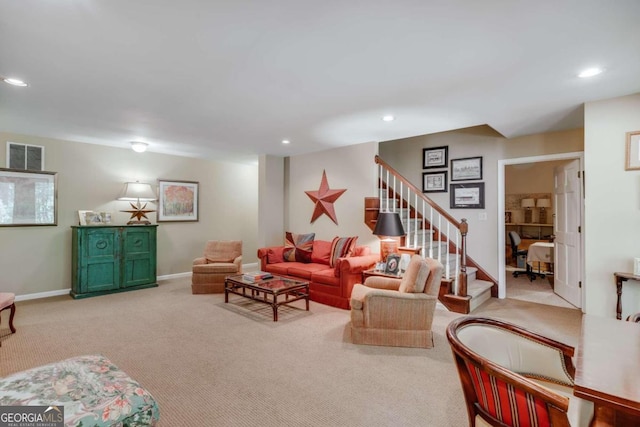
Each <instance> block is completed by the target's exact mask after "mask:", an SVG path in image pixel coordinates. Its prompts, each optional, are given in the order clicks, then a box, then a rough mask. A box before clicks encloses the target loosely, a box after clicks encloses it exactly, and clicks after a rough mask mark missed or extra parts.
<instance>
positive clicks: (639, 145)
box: [624, 130, 640, 171]
mask: <svg viewBox="0 0 640 427" xmlns="http://www.w3.org/2000/svg"><path fill="white" fill-rule="evenodd" d="M624 170H628V171H635V170H640V130H638V131H635V132H627V149H626V163H625V168H624Z"/></svg>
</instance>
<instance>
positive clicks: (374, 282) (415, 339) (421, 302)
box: [351, 255, 444, 348]
mask: <svg viewBox="0 0 640 427" xmlns="http://www.w3.org/2000/svg"><path fill="white" fill-rule="evenodd" d="M443 269H444V267H443V266H442V264H441V263H440V262H439V261H437V260H434V259H431V258H426V259H422V257H421V256H420V255H414V256H413V257H412V258H411V261H410V262H409V266H408V267H407V270H406V272H405V274H404V276H403V277H402V279H400V278H398V279H395V278H387V277H380V276H371V277H368V278H367V280H366V281H365V282H364V285H361V284H356V285H355V286H354V287H353V291H352V292H351V338H352V340H353V343H354V344H369V345H386V346H395V347H422V348H431V347H433V334H432V332H431V324H432V323H433V314H434V312H435V308H436V301H437V300H438V290H439V288H440V281H441V280H442V272H443Z"/></svg>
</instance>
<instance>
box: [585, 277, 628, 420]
mask: <svg viewBox="0 0 640 427" xmlns="http://www.w3.org/2000/svg"><path fill="white" fill-rule="evenodd" d="M621 274H625V273H621ZM638 278H639V279H640V277H638ZM639 331H640V327H639V325H638V324H637V323H634V322H619V321H617V320H614V319H612V318H610V317H597V316H592V315H586V314H585V315H584V316H582V330H581V332H580V340H579V343H578V347H577V352H576V372H575V385H574V388H573V394H574V395H576V396H577V397H580V398H582V399H586V400H590V401H592V402H593V403H594V417H593V420H592V421H591V424H590V426H591V427H611V426H615V427H632V426H638V425H640V388H639V387H638V385H637V378H638V376H640V365H639V364H638V360H639V359H640V333H638V332H639Z"/></svg>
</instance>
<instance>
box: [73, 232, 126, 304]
mask: <svg viewBox="0 0 640 427" xmlns="http://www.w3.org/2000/svg"><path fill="white" fill-rule="evenodd" d="M80 238H81V239H83V238H84V240H85V242H82V244H81V245H80V247H82V248H83V249H84V254H83V256H81V257H80V268H81V270H82V277H84V278H85V279H86V280H84V281H83V283H82V284H81V289H80V290H81V291H82V292H96V291H107V290H112V289H118V287H119V282H120V280H119V276H120V264H119V262H118V253H119V246H120V239H119V238H118V232H117V229H115V228H96V229H93V230H85V233H83V235H82V236H81V237H80Z"/></svg>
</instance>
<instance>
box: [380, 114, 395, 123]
mask: <svg viewBox="0 0 640 427" xmlns="http://www.w3.org/2000/svg"><path fill="white" fill-rule="evenodd" d="M395 119H396V118H395V117H393V116H392V115H391V114H387V115H386V116H383V117H382V120H384V121H385V122H392V121H394V120H395Z"/></svg>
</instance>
